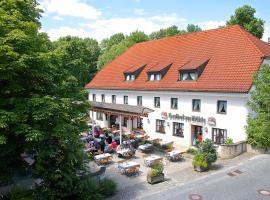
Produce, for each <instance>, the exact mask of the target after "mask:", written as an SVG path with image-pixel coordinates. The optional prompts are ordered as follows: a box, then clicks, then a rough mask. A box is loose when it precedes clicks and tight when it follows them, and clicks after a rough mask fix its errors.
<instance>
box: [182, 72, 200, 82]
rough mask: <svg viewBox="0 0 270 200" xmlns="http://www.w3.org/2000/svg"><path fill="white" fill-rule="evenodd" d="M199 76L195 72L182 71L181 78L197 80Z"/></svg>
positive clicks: (183, 79)
mask: <svg viewBox="0 0 270 200" xmlns="http://www.w3.org/2000/svg"><path fill="white" fill-rule="evenodd" d="M197 78H198V76H197V74H196V73H195V72H181V73H180V80H181V81H195V80H197Z"/></svg>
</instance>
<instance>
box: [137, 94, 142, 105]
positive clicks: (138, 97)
mask: <svg viewBox="0 0 270 200" xmlns="http://www.w3.org/2000/svg"><path fill="white" fill-rule="evenodd" d="M137 106H142V96H137Z"/></svg>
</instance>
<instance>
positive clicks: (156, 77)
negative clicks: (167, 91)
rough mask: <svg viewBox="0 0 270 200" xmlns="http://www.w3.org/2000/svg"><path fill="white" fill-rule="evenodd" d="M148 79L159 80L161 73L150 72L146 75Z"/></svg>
mask: <svg viewBox="0 0 270 200" xmlns="http://www.w3.org/2000/svg"><path fill="white" fill-rule="evenodd" d="M148 79H149V81H160V80H161V74H154V73H152V74H150V75H149V76H148Z"/></svg>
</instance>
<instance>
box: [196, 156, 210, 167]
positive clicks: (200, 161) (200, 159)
mask: <svg viewBox="0 0 270 200" xmlns="http://www.w3.org/2000/svg"><path fill="white" fill-rule="evenodd" d="M192 165H193V166H198V167H204V168H208V167H209V164H208V162H207V160H206V156H205V154H203V153H197V154H196V155H195V156H194V158H193V161H192Z"/></svg>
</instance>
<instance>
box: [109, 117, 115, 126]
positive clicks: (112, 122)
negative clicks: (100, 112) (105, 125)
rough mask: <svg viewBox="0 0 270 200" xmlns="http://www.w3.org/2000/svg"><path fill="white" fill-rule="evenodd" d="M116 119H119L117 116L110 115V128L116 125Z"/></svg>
mask: <svg viewBox="0 0 270 200" xmlns="http://www.w3.org/2000/svg"><path fill="white" fill-rule="evenodd" d="M116 117H117V116H116V115H110V122H109V125H110V128H112V127H114V126H115V125H116Z"/></svg>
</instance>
